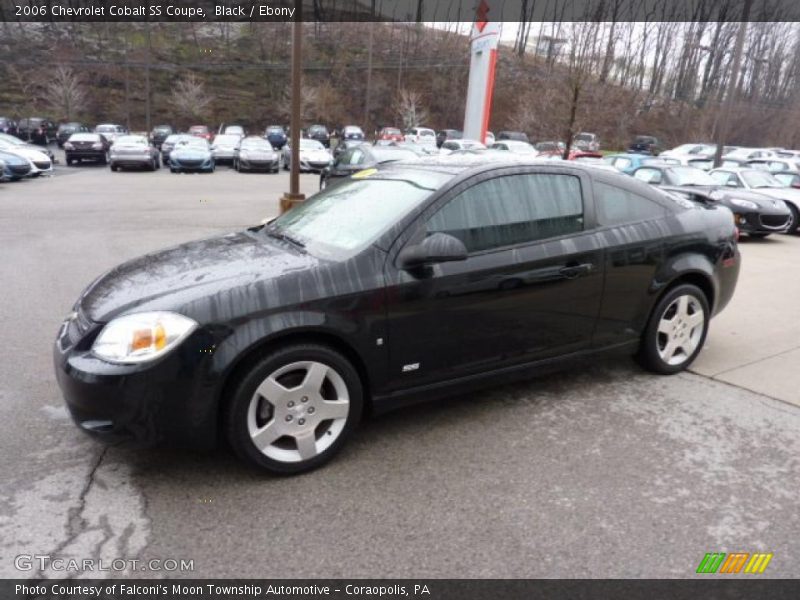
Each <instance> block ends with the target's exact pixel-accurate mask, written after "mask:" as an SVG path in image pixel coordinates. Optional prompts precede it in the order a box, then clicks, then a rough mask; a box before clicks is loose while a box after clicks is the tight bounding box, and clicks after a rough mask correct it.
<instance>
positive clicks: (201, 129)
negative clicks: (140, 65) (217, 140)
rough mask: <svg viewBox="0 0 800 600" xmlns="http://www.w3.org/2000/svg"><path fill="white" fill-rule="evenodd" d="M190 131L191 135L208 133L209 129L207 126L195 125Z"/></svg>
mask: <svg viewBox="0 0 800 600" xmlns="http://www.w3.org/2000/svg"><path fill="white" fill-rule="evenodd" d="M189 131H190V132H191V133H208V127H206V126H205V125H195V126H193V127H189Z"/></svg>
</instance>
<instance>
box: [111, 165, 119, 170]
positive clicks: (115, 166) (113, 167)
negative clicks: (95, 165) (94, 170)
mask: <svg viewBox="0 0 800 600" xmlns="http://www.w3.org/2000/svg"><path fill="white" fill-rule="evenodd" d="M118 168H119V167H118V166H117V165H115V164H114V163H111V170H112V171H116V170H117V169H118Z"/></svg>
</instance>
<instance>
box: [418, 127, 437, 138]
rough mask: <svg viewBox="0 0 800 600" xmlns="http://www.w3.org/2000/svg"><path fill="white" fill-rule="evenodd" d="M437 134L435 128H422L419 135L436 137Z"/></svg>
mask: <svg viewBox="0 0 800 600" xmlns="http://www.w3.org/2000/svg"><path fill="white" fill-rule="evenodd" d="M435 135H436V134H435V133H434V132H433V129H420V130H419V136H420V137H434V136H435Z"/></svg>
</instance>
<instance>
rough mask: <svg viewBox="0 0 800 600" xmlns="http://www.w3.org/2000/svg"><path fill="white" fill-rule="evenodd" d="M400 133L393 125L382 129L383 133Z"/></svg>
mask: <svg viewBox="0 0 800 600" xmlns="http://www.w3.org/2000/svg"><path fill="white" fill-rule="evenodd" d="M401 133H402V132H401V131H400V130H399V129H395V128H394V127H387V128H386V129H384V130H383V134H384V135H401Z"/></svg>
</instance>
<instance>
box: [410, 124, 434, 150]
mask: <svg viewBox="0 0 800 600" xmlns="http://www.w3.org/2000/svg"><path fill="white" fill-rule="evenodd" d="M405 140H406V141H407V142H411V143H412V144H419V145H420V146H434V147H435V146H436V132H435V131H434V130H433V129H428V128H427V127H412V128H411V129H409V130H408V131H406V134H405Z"/></svg>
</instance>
